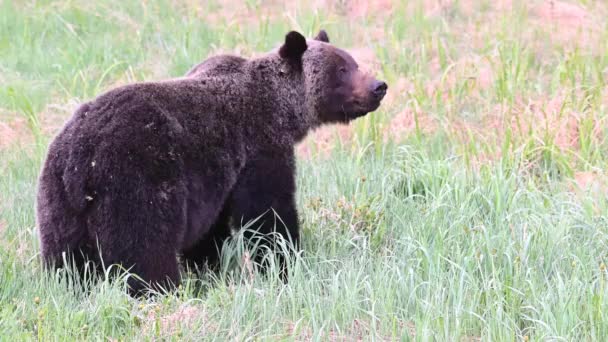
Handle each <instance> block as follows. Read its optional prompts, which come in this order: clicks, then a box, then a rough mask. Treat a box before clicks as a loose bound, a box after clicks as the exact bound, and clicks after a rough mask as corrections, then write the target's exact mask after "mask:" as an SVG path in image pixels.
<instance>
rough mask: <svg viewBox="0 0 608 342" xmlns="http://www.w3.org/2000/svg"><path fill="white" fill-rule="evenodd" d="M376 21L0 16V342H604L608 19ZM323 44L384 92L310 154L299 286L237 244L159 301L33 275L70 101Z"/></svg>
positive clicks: (331, 12) (453, 14) (201, 9)
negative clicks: (44, 169)
mask: <svg viewBox="0 0 608 342" xmlns="http://www.w3.org/2000/svg"><path fill="white" fill-rule="evenodd" d="M378 3H380V5H378V4H370V5H368V6H370V8H367V10H366V8H365V7H364V5H361V4H359V5H357V3H356V2H355V4H354V5H353V4H350V5H349V3H347V2H342V1H335V2H332V1H329V2H327V3H326V7H325V8H317V9H315V8H313V7H311V5H308V4H306V5H305V4H304V3H299V4H295V5H286V4H278V3H274V2H273V3H265V2H262V1H246V2H244V3H242V4H239V3H231V2H229V3H228V4H225V3H223V2H219V1H217V2H206V3H205V2H201V3H198V2H191V1H165V0H153V1H146V2H135V1H133V2H123V1H114V0H109V1H104V2H98V3H95V4H90V3H89V2H85V1H64V0H62V1H36V2H25V1H6V0H5V1H2V0H0V123H1V124H3V125H0V128H3V127H6V129H5V130H0V340H17V341H21V340H44V341H47V340H51V341H54V340H112V341H115V340H121V341H123V340H125V341H126V340H196V341H198V340H201V339H203V340H357V339H363V340H421V341H426V340H450V341H453V340H492V341H503V340H504V341H513V340H520V341H535V340H599V341H601V340H606V338H608V326H607V325H606V324H605V323H604V322H605V321H606V319H607V317H606V315H605V312H606V310H607V309H608V306H607V304H608V298H607V295H608V290H607V289H606V285H607V284H606V281H607V280H608V278H607V277H608V273H607V272H608V271H607V269H606V263H608V258H607V257H608V255H607V250H608V248H607V247H608V216H607V214H606V213H607V209H608V201H607V199H608V197H607V196H606V194H607V193H608V192H607V191H608V186H607V182H606V181H607V180H608V179H607V178H606V173H605V171H604V170H605V169H606V166H607V161H608V146H607V143H606V117H607V115H606V114H607V110H608V87H607V85H606V81H607V78H608V57H607V56H608V43H607V42H608V39H606V37H608V26H607V25H606V24H605V20H603V18H605V16H604V15H605V14H606V13H607V11H608V9H607V8H606V6H605V5H604V4H603V2H601V1H583V2H580V3H578V4H575V6H576V9H577V10H581V11H585V13H586V15H585V16H583V17H582V18H583V19H581V20H579V21H576V20H578V19H576V18H578V17H576V16H575V15H574V14H573V13H578V12H575V11H574V10H572V9H571V8H570V9H569V11H568V12H567V13H569V16H568V15H561V16H560V14H559V13H561V12H559V10H560V9H559V8H560V6H566V5H565V3H564V2H559V1H555V3H557V5H554V6H555V8H554V9H553V11H554V12H552V13H557V14H554V15H553V16H552V17H547V16H546V15H544V14H543V13H544V12H543V10H542V9H543V7H542V6H544V5H543V2H534V3H528V2H518V1H513V2H506V1H505V2H504V3H509V4H510V6H507V7H506V8H499V7H500V5H498V4H495V3H494V2H488V1H482V0H479V1H454V2H447V3H446V2H442V3H444V4H443V5H442V6H441V7H439V6H430V5H429V4H430V3H432V2H426V1H421V0H413V1H403V2H393V4H392V7H391V9H390V11H388V10H387V9H386V8H383V7H380V8H376V7H374V6H382V3H384V2H378ZM497 3H498V2H497ZM501 3H502V2H501ZM438 4H439V2H438V3H437V5H438ZM357 6H359V7H357ZM361 6H363V7H361ZM572 16H574V17H575V19H576V20H575V22H574V23H573V22H572V20H574V19H571V17H572ZM564 18H566V19H564ZM569 18H570V19H569ZM560 20H563V22H561V21H560ZM321 27H323V28H325V29H327V31H328V32H329V35H330V39H331V40H332V41H333V42H335V43H336V44H337V45H339V46H345V47H355V48H365V49H367V50H369V51H371V52H373V54H374V55H376V56H377V61H376V62H377V63H376V64H378V65H377V66H376V67H375V69H376V72H377V73H378V74H379V75H380V77H382V78H383V79H386V80H387V81H388V83H389V88H390V94H389V97H388V98H387V99H386V100H385V103H384V105H383V106H382V107H381V109H380V110H379V111H378V112H377V113H375V114H372V115H370V116H368V117H366V118H364V119H362V120H359V121H358V122H356V123H355V124H354V125H353V126H352V128H351V129H350V130H348V131H347V133H346V134H343V131H338V130H336V129H333V128H332V129H329V130H328V131H329V132H330V134H329V141H330V142H329V144H327V145H323V144H321V140H322V139H321V138H322V137H324V136H325V135H323V134H324V131H321V132H317V133H315V134H314V135H313V136H312V137H311V139H309V140H308V141H306V142H305V143H304V146H307V147H308V148H309V151H311V152H310V153H309V154H306V156H304V154H302V157H301V158H300V159H299V162H298V163H299V165H298V166H299V170H298V207H299V211H300V216H301V222H302V235H303V238H302V240H303V247H304V250H305V253H304V254H303V255H301V256H299V257H297V258H295V259H294V260H292V264H291V265H290V267H291V268H292V271H293V276H292V277H291V279H290V282H289V283H288V284H287V285H284V284H282V283H281V282H280V281H278V279H276V277H268V278H265V277H262V276H260V275H259V274H257V273H256V272H255V270H252V269H251V267H250V266H251V264H250V263H249V262H248V257H249V253H250V251H248V250H247V248H245V245H244V242H243V241H242V239H240V238H239V236H236V237H235V239H234V240H233V241H231V242H230V243H229V244H227V245H226V246H224V253H225V255H224V258H223V263H224V267H223V268H222V271H220V272H218V273H214V274H204V275H196V274H192V273H188V272H184V273H183V276H184V278H185V282H184V284H183V286H182V287H181V289H180V290H179V291H178V292H177V293H175V294H173V295H165V296H159V297H156V298H153V299H139V300H138V299H133V298H130V297H128V296H127V295H126V294H125V292H124V289H123V287H124V283H123V282H115V283H110V282H108V281H104V280H103V279H101V281H99V282H95V283H92V284H86V287H87V288H88V293H85V292H83V291H82V290H81V289H80V287H78V286H75V284H73V283H72V282H71V280H70V278H69V277H66V276H65V274H61V273H59V274H49V273H47V272H43V271H42V269H41V265H40V260H39V246H38V239H37V232H36V228H35V219H34V210H33V208H34V202H35V195H36V177H37V175H38V172H39V170H40V165H41V162H42V160H43V158H44V156H45V151H46V146H47V144H48V143H49V141H50V139H51V138H52V136H53V134H54V133H55V132H57V129H59V128H60V127H61V125H62V123H63V122H64V121H65V120H66V119H67V118H68V117H69V115H70V114H71V112H72V111H73V110H74V108H75V105H76V104H77V103H78V102H81V101H84V100H86V99H89V98H92V97H94V96H95V95H97V94H99V93H100V92H103V91H105V90H107V89H110V88H112V87H114V86H117V85H120V84H125V83H128V82H135V81H140V80H154V79H162V78H167V77H173V76H179V75H182V74H184V72H185V71H186V70H188V69H189V68H190V67H191V66H192V65H194V64H196V63H197V62H199V61H200V60H202V59H204V58H205V57H206V56H208V55H210V54H213V53H218V52H219V51H232V52H238V53H240V54H243V55H251V54H254V53H257V52H263V51H267V50H269V49H271V48H273V47H275V46H276V45H277V44H278V43H279V42H280V41H281V38H282V37H283V35H284V34H285V33H286V32H287V30H289V29H291V28H296V29H299V30H301V31H302V32H304V33H306V34H308V35H309V36H310V35H312V34H313V33H315V32H316V31H317V30H318V29H319V28H321ZM564 37H565V38H564ZM356 57H357V56H356ZM371 64H374V63H371ZM395 130H396V131H395ZM102 278H103V277H102Z"/></svg>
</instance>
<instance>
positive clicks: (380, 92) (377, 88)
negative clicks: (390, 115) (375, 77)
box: [372, 81, 388, 100]
mask: <svg viewBox="0 0 608 342" xmlns="http://www.w3.org/2000/svg"><path fill="white" fill-rule="evenodd" d="M386 89H388V85H387V84H386V83H385V82H382V81H375V82H374V84H373V85H372V93H373V94H374V97H376V98H377V99H379V100H380V99H382V98H383V97H384V95H386Z"/></svg>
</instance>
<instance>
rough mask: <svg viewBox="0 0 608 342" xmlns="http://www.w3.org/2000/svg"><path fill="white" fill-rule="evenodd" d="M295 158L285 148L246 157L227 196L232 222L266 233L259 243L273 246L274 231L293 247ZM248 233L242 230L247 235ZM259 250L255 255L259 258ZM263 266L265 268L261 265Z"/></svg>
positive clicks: (295, 228) (282, 263) (295, 240)
mask: <svg viewBox="0 0 608 342" xmlns="http://www.w3.org/2000/svg"><path fill="white" fill-rule="evenodd" d="M295 191H296V187H295V158H294V154H293V149H290V150H289V151H276V150H275V151H265V152H264V153H260V154H258V155H257V156H256V157H255V159H253V160H249V161H248V162H247V164H246V165H245V169H244V170H243V172H242V173H241V175H240V176H239V178H238V181H237V184H236V185H235V187H234V188H233V193H232V196H231V199H230V202H231V210H232V218H233V222H234V224H235V225H236V226H237V227H239V226H245V225H246V224H247V223H248V222H251V221H254V220H255V222H253V224H252V226H251V229H253V230H257V232H259V233H261V234H262V235H267V238H266V239H264V240H263V241H262V242H261V244H262V245H265V246H268V247H270V248H271V249H272V250H277V249H276V245H275V237H276V235H275V234H271V233H273V232H275V233H277V234H279V235H281V236H282V237H283V238H285V239H286V240H288V241H289V240H290V241H291V242H292V243H293V245H294V248H295V249H297V247H298V242H299V237H300V233H299V227H298V214H297V210H296V203H295ZM251 235H252V233H250V232H248V233H246V234H245V236H246V237H251ZM262 257H263V255H262V253H258V255H257V256H256V258H255V261H256V262H257V263H260V262H261V261H262ZM277 257H278V260H279V263H280V264H279V266H280V269H281V277H282V279H283V280H285V279H286V276H287V273H286V263H285V258H284V256H283V254H282V253H278V255H277ZM262 266H263V269H265V267H264V265H262Z"/></svg>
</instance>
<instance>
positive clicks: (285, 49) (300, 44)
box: [279, 31, 308, 59]
mask: <svg viewBox="0 0 608 342" xmlns="http://www.w3.org/2000/svg"><path fill="white" fill-rule="evenodd" d="M307 48H308V45H306V38H304V36H303V35H301V34H300V33H299V32H296V31H291V32H289V33H288V34H287V35H286V36H285V43H284V44H283V46H281V48H280V49H279V56H281V57H282V58H289V59H300V58H301V57H302V54H303V53H304V51H306V49H307Z"/></svg>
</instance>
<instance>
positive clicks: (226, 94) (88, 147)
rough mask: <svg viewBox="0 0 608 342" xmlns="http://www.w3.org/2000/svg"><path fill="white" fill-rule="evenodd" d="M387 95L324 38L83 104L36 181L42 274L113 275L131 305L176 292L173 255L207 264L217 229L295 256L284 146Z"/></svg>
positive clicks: (229, 59) (290, 165) (290, 167)
mask: <svg viewBox="0 0 608 342" xmlns="http://www.w3.org/2000/svg"><path fill="white" fill-rule="evenodd" d="M386 90H387V85H386V84H385V83H384V82H381V81H377V80H376V79H375V78H373V77H372V76H370V75H368V74H365V73H363V72H361V71H359V69H358V66H357V63H356V62H355V61H354V60H353V58H352V57H351V56H350V55H349V54H348V53H347V52H345V51H343V50H341V49H339V48H336V47H334V46H333V45H331V44H330V43H329V39H328V37H327V34H326V33H325V32H324V31H321V32H320V33H319V34H318V35H317V37H315V39H312V40H306V39H305V38H304V37H303V36H302V35H301V34H300V33H298V32H294V31H292V32H289V33H288V34H287V35H286V36H285V41H284V43H283V45H282V46H281V47H280V48H279V49H278V50H277V51H273V52H270V53H268V54H266V55H264V56H262V57H260V58H254V59H244V58H241V57H236V56H216V57H211V58H209V59H208V60H206V61H205V62H203V63H201V64H199V65H197V66H196V67H195V68H193V69H192V70H191V71H190V72H189V73H188V74H187V75H186V76H185V77H181V78H176V79H170V80H167V81H162V82H144V83H136V84H131V85H126V86H122V87H119V88H116V89H113V90H110V91H108V92H107V93H105V94H102V95H100V96H99V97H97V98H96V99H94V100H92V101H90V102H87V103H84V104H82V105H81V106H80V107H79V108H78V109H77V110H76V112H75V113H74V115H73V116H72V117H71V118H70V120H69V121H68V122H67V123H66V124H65V126H64V128H63V129H62V131H61V132H60V133H59V134H58V135H57V136H56V137H55V139H54V140H53V142H52V143H51V145H50V147H49V150H48V155H47V158H46V161H45V164H44V167H43V169H42V172H41V175H40V178H39V189H38V197H37V221H38V227H39V235H40V241H41V246H42V247H41V248H42V256H43V260H44V262H45V265H47V266H50V267H63V266H64V260H66V259H64V257H65V256H69V257H70V258H73V260H74V261H75V263H76V266H78V267H81V266H82V265H83V264H84V262H85V260H92V261H93V262H96V263H97V264H101V263H103V264H105V265H110V264H120V265H122V266H123V267H125V268H127V269H130V270H131V272H133V273H135V274H137V275H138V276H139V277H140V278H141V279H142V280H144V281H145V283H142V282H140V281H135V280H133V279H131V280H129V285H130V288H131V289H132V290H133V291H135V292H138V291H139V290H143V289H146V287H147V286H149V285H152V286H167V285H169V284H173V285H175V284H178V282H179V267H178V256H179V255H181V256H182V258H183V259H185V260H186V261H188V262H192V263H195V264H205V263H207V264H213V263H215V262H217V260H218V250H217V248H216V246H218V245H220V244H221V243H222V242H223V241H224V240H225V239H226V238H227V237H229V236H230V234H231V229H230V222H233V223H234V224H235V225H237V226H240V224H244V223H247V222H248V221H250V220H254V219H258V221H256V225H255V227H256V228H257V229H258V231H259V232H260V233H262V234H265V233H270V232H272V231H276V232H277V233H279V234H280V235H282V236H284V237H286V238H288V239H291V241H292V242H293V243H294V244H295V245H296V246H297V243H298V238H299V230H298V217H297V211H296V205H295V200H294V193H295V179H294V177H295V156H294V145H295V144H296V143H297V142H298V141H300V140H302V139H303V138H304V136H305V135H306V134H307V132H309V131H310V130H311V129H313V128H315V127H318V126H319V125H321V124H325V123H334V122H343V123H346V122H349V121H350V120H353V119H355V118H358V117H361V116H363V115H365V114H367V113H369V112H372V111H374V110H376V109H377V108H378V106H379V105H380V101H381V100H382V98H383V97H384V95H385V94H386ZM275 214H276V215H277V216H278V217H279V218H280V220H277V219H276V216H275ZM269 240H272V239H269ZM268 243H272V242H268Z"/></svg>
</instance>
